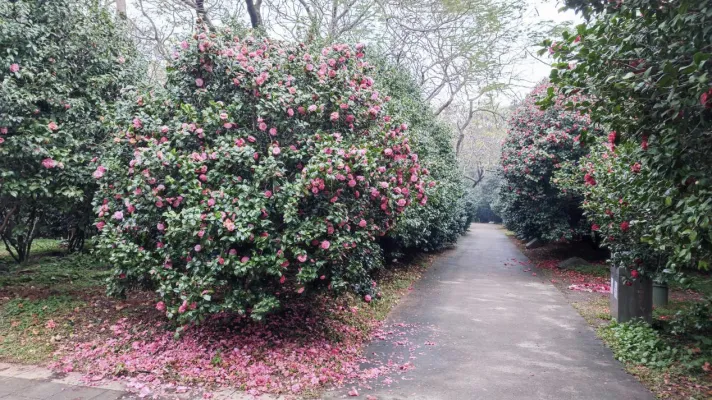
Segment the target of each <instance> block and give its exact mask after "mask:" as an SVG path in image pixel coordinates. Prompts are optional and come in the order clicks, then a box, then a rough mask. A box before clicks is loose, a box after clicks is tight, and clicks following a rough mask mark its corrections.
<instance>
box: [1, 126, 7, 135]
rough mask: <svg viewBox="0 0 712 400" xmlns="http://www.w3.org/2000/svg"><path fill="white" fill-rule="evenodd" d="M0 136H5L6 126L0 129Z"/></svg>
mask: <svg viewBox="0 0 712 400" xmlns="http://www.w3.org/2000/svg"><path fill="white" fill-rule="evenodd" d="M0 135H7V127H6V126H3V127H2V128H0Z"/></svg>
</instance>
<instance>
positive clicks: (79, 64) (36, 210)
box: [0, 0, 141, 262]
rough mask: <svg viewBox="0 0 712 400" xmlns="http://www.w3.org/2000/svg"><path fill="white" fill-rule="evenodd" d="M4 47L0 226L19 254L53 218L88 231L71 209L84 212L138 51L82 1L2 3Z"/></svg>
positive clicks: (0, 43) (21, 257) (0, 65)
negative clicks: (110, 121)
mask: <svg viewBox="0 0 712 400" xmlns="http://www.w3.org/2000/svg"><path fill="white" fill-rule="evenodd" d="M68 26H71V27H72V29H70V30H67V29H66V27H68ZM0 48H3V49H5V50H4V51H3V52H2V54H0V82H1V84H0V221H1V222H2V224H1V225H0V226H2V228H3V229H2V230H0V233H1V235H2V240H3V242H4V245H5V246H6V247H7V249H8V251H9V252H10V254H11V255H12V256H13V257H14V258H15V260H16V261H18V262H23V261H25V260H26V259H27V257H28V256H29V254H30V250H31V247H32V242H33V240H34V238H35V237H36V235H37V234H38V232H39V231H40V230H42V229H47V228H48V227H46V225H47V223H48V222H49V221H54V222H55V223H58V224H60V225H65V226H66V227H67V228H68V229H69V228H71V229H72V231H73V232H78V233H79V232H83V231H85V230H86V228H87V226H86V222H88V219H87V218H81V217H78V216H77V214H79V215H84V216H88V215H89V214H90V212H89V210H90V208H88V207H87V206H89V205H90V203H91V197H92V194H93V190H94V185H93V184H92V180H91V172H92V170H93V167H92V162H93V159H95V158H96V157H97V156H99V155H100V154H101V151H102V148H101V143H102V142H103V140H104V139H105V137H106V135H107V130H106V129H105V128H104V126H103V124H102V120H104V119H105V118H106V117H107V116H109V115H110V114H111V110H112V103H113V102H114V101H115V100H116V99H117V98H118V97H119V96H120V93H121V90H122V88H124V87H126V86H128V85H131V84H134V83H136V82H140V81H141V73H140V65H139V64H140V57H139V55H138V53H137V51H136V48H135V46H134V45H133V43H132V41H131V40H130V39H129V37H128V36H127V34H126V32H125V30H124V29H123V28H122V26H121V24H117V23H116V21H115V20H114V18H113V17H112V15H110V14H109V13H108V12H107V11H106V10H105V9H104V8H102V7H100V6H97V5H96V4H95V3H94V2H91V1H83V0H72V1H63V2H47V1H35V0H24V1H16V2H2V3H0ZM65 232H66V231H65ZM72 242H73V243H74V244H76V245H80V244H81V243H82V240H80V239H79V240H73V241H72Z"/></svg>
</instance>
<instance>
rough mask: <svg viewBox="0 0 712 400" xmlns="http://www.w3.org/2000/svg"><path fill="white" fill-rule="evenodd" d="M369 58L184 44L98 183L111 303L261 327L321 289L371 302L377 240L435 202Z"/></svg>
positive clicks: (225, 43)
mask: <svg viewBox="0 0 712 400" xmlns="http://www.w3.org/2000/svg"><path fill="white" fill-rule="evenodd" d="M363 51H364V47H363V46H362V45H356V46H348V45H342V44H336V45H332V46H329V47H326V48H324V49H322V50H321V51H312V50H310V49H308V48H307V47H305V46H304V45H292V44H285V43H281V42H276V41H270V40H268V39H257V38H253V37H243V38H240V37H237V36H235V35H234V34H232V33H231V32H230V30H228V29H226V30H223V31H220V32H208V31H204V30H200V31H198V32H197V33H196V34H194V35H193V36H192V37H191V38H190V39H189V40H186V41H183V42H181V43H180V44H179V46H178V47H177V49H176V52H175V54H174V57H175V59H174V60H173V61H172V62H171V64H170V66H169V68H168V78H167V83H166V85H165V88H163V89H162V90H160V91H159V90H156V91H155V92H149V93H145V94H142V95H137V96H136V97H135V98H134V99H133V101H132V102H131V104H127V105H126V108H125V109H122V111H121V115H123V116H124V117H123V118H121V119H120V121H119V126H118V128H117V129H118V131H119V133H118V134H117V136H116V138H115V140H114V144H113V146H112V152H111V154H110V155H108V156H107V157H104V158H103V159H102V160H101V164H100V165H99V166H97V168H96V169H95V171H94V177H95V178H96V179H97V180H98V182H99V183H100V189H99V192H98V195H97V196H96V203H95V207H96V212H97V213H98V220H97V222H96V225H97V228H98V229H99V230H100V231H101V235H100V237H99V240H98V243H97V248H98V249H99V251H100V252H101V254H103V255H105V257H106V259H107V260H108V261H109V262H110V263H111V265H113V268H114V269H113V270H114V272H113V277H112V279H111V283H110V287H109V289H110V291H111V292H113V293H122V292H125V291H126V290H127V289H130V288H131V287H132V286H135V285H147V286H151V287H154V288H155V289H156V291H157V292H158V294H159V296H160V301H159V302H158V303H157V305H156V307H157V308H158V309H160V310H165V312H166V314H167V316H168V317H169V318H175V319H177V320H178V322H179V323H185V322H188V321H195V320H199V319H201V318H202V317H203V316H205V315H207V314H209V313H216V312H221V311H235V312H239V313H247V314H250V315H251V316H252V317H253V318H256V319H259V318H261V317H262V316H264V315H265V314H266V313H268V312H270V311H272V310H274V309H275V308H277V307H278V305H279V298H280V296H286V295H290V296H294V295H305V292H310V291H315V290H318V289H329V290H333V291H339V290H344V289H349V290H352V291H355V292H357V293H360V294H362V295H363V296H364V300H365V301H371V299H372V296H374V295H377V289H376V288H375V283H374V282H373V281H372V280H371V279H370V277H369V272H370V271H372V270H373V269H375V268H378V267H380V266H381V265H382V254H381V249H380V247H379V245H378V243H377V239H378V238H379V237H381V236H383V235H386V234H387V233H388V232H389V230H391V229H392V228H393V226H394V224H395V222H396V220H397V218H398V215H399V214H401V213H403V212H404V211H405V210H407V209H408V208H409V207H417V206H418V204H426V203H427V199H426V193H425V191H426V188H427V187H428V185H429V178H428V171H427V170H426V169H425V168H423V167H422V166H421V165H420V164H419V161H418V156H417V155H416V154H415V153H413V152H412V149H411V145H410V140H409V137H408V134H407V129H408V127H407V125H406V124H405V123H402V122H401V121H399V120H398V119H397V118H396V117H395V116H390V115H388V114H387V113H386V112H385V109H386V106H385V104H386V103H387V101H388V98H386V97H385V96H383V95H382V94H381V93H379V91H378V90H376V89H375V87H374V80H373V79H372V78H371V77H370V76H369V71H371V67H370V66H369V64H368V63H367V62H365V61H363V57H364V53H363Z"/></svg>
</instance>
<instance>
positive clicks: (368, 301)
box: [363, 294, 371, 303]
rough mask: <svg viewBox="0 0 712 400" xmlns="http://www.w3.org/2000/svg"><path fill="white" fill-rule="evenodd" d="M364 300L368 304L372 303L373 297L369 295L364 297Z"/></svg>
mask: <svg viewBox="0 0 712 400" xmlns="http://www.w3.org/2000/svg"><path fill="white" fill-rule="evenodd" d="M363 300H364V301H365V302H366V303H370V302H371V295H370V294H367V295H365V296H363Z"/></svg>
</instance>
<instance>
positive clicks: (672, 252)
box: [543, 0, 712, 271]
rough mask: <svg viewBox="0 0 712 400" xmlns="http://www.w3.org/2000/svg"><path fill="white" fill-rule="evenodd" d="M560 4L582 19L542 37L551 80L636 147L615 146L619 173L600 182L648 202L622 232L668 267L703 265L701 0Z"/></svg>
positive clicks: (708, 194) (706, 65)
mask: <svg viewBox="0 0 712 400" xmlns="http://www.w3.org/2000/svg"><path fill="white" fill-rule="evenodd" d="M566 4H567V6H569V7H570V8H573V9H575V10H577V11H579V12H582V13H583V14H584V15H585V16H586V18H587V22H586V23H584V24H582V25H579V26H577V27H576V31H575V32H574V33H567V34H565V35H564V36H563V38H562V39H561V40H558V41H547V42H546V43H545V46H546V47H547V48H548V51H549V52H550V53H551V54H552V56H553V57H554V58H555V59H556V61H557V63H556V64H555V65H554V66H555V70H554V71H552V75H551V79H552V81H553V82H554V83H555V84H556V85H557V86H559V87H560V88H561V91H562V92H563V93H569V94H575V95H576V96H579V95H581V94H584V95H587V96H590V99H591V100H590V101H589V102H580V103H576V104H575V105H574V106H575V107H572V108H575V109H576V110H578V111H581V112H585V113H588V114H589V115H590V116H591V119H592V120H593V121H594V122H596V123H599V124H601V125H602V126H606V128H607V129H608V130H609V131H610V132H613V134H614V135H615V144H616V146H617V147H616V149H628V148H629V145H627V144H626V143H628V142H630V143H631V145H630V146H632V147H636V148H638V149H639V150H637V151H636V152H635V154H636V156H635V157H633V158H630V157H629V156H628V154H627V153H626V154H622V153H621V154H617V159H619V160H625V161H624V162H622V164H621V166H620V168H614V169H613V171H618V173H620V174H622V175H621V176H616V177H611V183H610V185H609V184H608V182H606V185H605V187H608V188H610V189H611V190H612V191H611V193H610V196H611V197H615V198H618V199H619V200H620V201H622V202H623V203H627V204H629V205H634V206H635V208H636V209H639V210H648V211H647V212H646V215H647V216H641V219H640V223H636V222H635V221H634V220H631V221H630V224H631V226H632V227H635V228H631V231H630V233H629V234H630V235H634V236H635V239H637V241H638V242H644V243H647V244H648V245H649V246H650V247H651V248H652V249H654V250H655V252H657V253H663V254H666V255H667V257H666V258H667V261H666V264H667V267H668V269H670V270H673V271H674V270H681V269H682V268H684V267H699V268H702V269H707V268H708V267H709V263H710V259H711V258H712V225H710V222H711V221H710V218H711V217H710V215H712V181H710V176H709V171H710V170H711V169H712V157H710V156H709V153H710V151H711V150H712V142H710V131H711V130H712V83H710V82H711V81H710V74H711V73H712V64H711V63H710V57H711V56H712V51H710V46H709V44H710V43H711V42H712V30H710V29H709V27H710V26H711V25H712V8H711V6H710V4H709V2H708V1H704V0H693V1H682V0H673V1H666V2H660V1H646V0H631V1H627V0H626V1H624V2H604V1H590V0H575V1H574V0H569V1H567V2H566ZM543 51H547V49H544V50H543ZM585 142H586V143H596V142H597V141H596V140H595V139H590V138H585ZM614 151H616V150H615V149H614ZM626 151H628V150H626ZM635 163H639V164H640V165H641V168H642V170H641V173H640V175H636V176H635V179H633V180H630V178H629V177H630V176H631V175H630V173H629V172H627V171H628V168H629V167H630V165H628V164H631V165H635ZM603 170H605V168H603ZM623 171H626V172H625V173H624V174H623ZM597 172H598V173H599V174H600V173H603V171H602V170H598V169H597ZM597 181H598V182H599V185H597V186H596V190H603V189H602V188H603V187H604V186H603V185H601V182H602V180H601V179H599V178H597ZM580 182H582V180H581V181H580ZM614 182H615V183H614ZM599 188H601V189H599ZM587 189H591V188H590V187H589V188H587ZM601 211H603V212H604V215H605V210H603V209H601V210H591V211H590V217H591V218H593V219H594V220H598V219H600V218H604V215H595V216H594V215H593V213H596V214H599V213H600V212H601ZM611 211H613V210H611ZM627 219H628V218H626V220H627ZM618 222H622V221H618ZM633 241H635V240H633ZM631 250H634V249H631ZM650 269H653V270H655V269H656V268H653V267H652V266H651V268H650Z"/></svg>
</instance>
